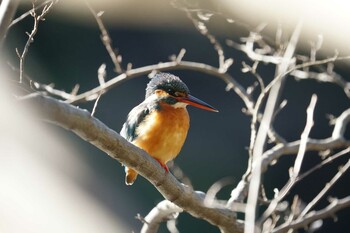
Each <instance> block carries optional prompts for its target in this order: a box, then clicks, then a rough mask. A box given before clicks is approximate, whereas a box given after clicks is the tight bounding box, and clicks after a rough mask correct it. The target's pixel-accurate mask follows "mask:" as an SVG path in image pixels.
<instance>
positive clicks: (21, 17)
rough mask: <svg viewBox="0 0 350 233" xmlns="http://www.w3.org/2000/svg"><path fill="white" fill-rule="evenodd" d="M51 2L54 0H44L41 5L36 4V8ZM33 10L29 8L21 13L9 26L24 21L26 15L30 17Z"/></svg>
mask: <svg viewBox="0 0 350 233" xmlns="http://www.w3.org/2000/svg"><path fill="white" fill-rule="evenodd" d="M57 1H58V0H57ZM50 2H52V0H46V1H44V2H42V3H40V4H39V5H36V6H35V10H38V9H40V8H41V7H43V6H45V5H47V4H49V3H50ZM32 10H33V9H31V10H29V11H27V12H25V13H23V14H22V15H20V16H19V17H17V18H16V19H14V20H13V21H12V22H11V24H10V25H9V26H8V28H9V29H10V28H11V27H12V26H14V25H15V24H17V23H19V22H20V21H22V20H23V19H25V18H26V17H28V16H29V15H31V14H32V13H31V11H32Z"/></svg>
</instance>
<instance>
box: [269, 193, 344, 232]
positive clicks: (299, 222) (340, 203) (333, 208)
mask: <svg viewBox="0 0 350 233" xmlns="http://www.w3.org/2000/svg"><path fill="white" fill-rule="evenodd" d="M347 207H350V196H348V197H345V198H342V199H334V200H332V202H331V203H330V204H329V205H328V206H327V207H325V208H324V209H321V210H317V211H313V212H310V213H309V214H307V215H306V216H304V217H303V218H302V219H296V220H294V221H292V222H289V223H288V222H286V223H284V224H282V225H280V226H278V227H276V228H275V229H273V230H272V233H284V232H287V231H288V230H296V229H300V228H305V227H307V226H308V225H309V224H310V223H312V222H314V221H316V220H319V219H325V218H332V217H334V215H335V213H336V212H337V211H339V210H341V209H344V208H347Z"/></svg>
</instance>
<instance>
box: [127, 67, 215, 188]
mask: <svg viewBox="0 0 350 233" xmlns="http://www.w3.org/2000/svg"><path fill="white" fill-rule="evenodd" d="M187 105H192V106H195V107H198V108H202V109H205V110H208V111H212V112H218V110H216V109H215V108H213V107H212V106H210V105H209V104H207V103H205V102H203V101H201V100H199V99H197V98H195V97H193V96H192V95H190V94H189V89H188V87H187V86H186V84H185V83H183V82H182V81H181V80H180V79H179V78H178V77H177V76H175V75H172V74H168V73H158V74H156V75H155V76H154V77H153V78H152V79H151V81H150V82H149V83H148V85H147V88H146V98H145V100H144V101H143V102H142V103H141V104H139V105H138V106H136V107H135V108H133V109H132V110H131V112H130V113H129V115H128V118H127V120H126V122H125V123H124V125H123V128H122V130H121V132H120V135H121V136H122V137H124V138H125V139H127V140H128V141H130V142H131V143H133V144H134V145H136V146H137V147H139V148H141V149H143V150H145V151H146V152H147V153H148V154H149V155H151V156H152V157H153V158H154V159H155V160H157V161H158V162H159V164H160V165H161V166H162V167H163V168H164V169H165V170H166V171H167V172H168V171H169V169H168V167H167V165H166V163H167V162H168V161H170V160H172V159H174V158H175V157H176V156H177V155H178V154H179V152H180V150H181V148H182V145H183V144H184V142H185V139H186V136H187V131H188V128H189V123H190V118H189V115H188V112H187V110H186V106H187ZM125 173H126V176H125V183H126V184H127V185H132V184H133V183H134V181H135V179H136V177H137V172H136V171H135V170H133V169H131V168H128V167H125Z"/></svg>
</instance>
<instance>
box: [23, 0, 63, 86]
mask: <svg viewBox="0 0 350 233" xmlns="http://www.w3.org/2000/svg"><path fill="white" fill-rule="evenodd" d="M55 3H57V1H50V2H49V3H47V4H46V5H45V6H44V7H43V9H42V11H41V13H40V15H38V14H37V12H36V5H35V1H34V0H33V2H32V4H33V9H32V10H31V15H32V17H33V19H34V25H33V29H32V31H31V33H28V40H27V42H26V44H25V46H24V49H23V52H22V53H21V54H20V55H19V82H20V83H22V81H23V74H24V61H25V58H26V56H27V53H28V49H29V46H30V44H31V43H33V42H34V36H35V35H36V33H37V32H38V26H39V22H40V21H43V20H45V19H44V17H45V15H46V14H47V13H48V12H49V11H50V9H51V7H52V6H53V5H54V4H55Z"/></svg>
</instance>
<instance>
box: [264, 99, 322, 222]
mask: <svg viewBox="0 0 350 233" xmlns="http://www.w3.org/2000/svg"><path fill="white" fill-rule="evenodd" d="M316 102H317V96H316V95H312V97H311V101H310V105H309V107H308V108H307V110H306V113H307V119H306V125H305V129H304V131H303V133H302V134H301V139H300V146H299V150H298V154H297V156H296V158H295V162H294V167H293V170H292V173H291V174H290V177H289V180H288V181H287V183H286V185H285V186H284V187H283V188H282V189H281V190H280V191H279V192H278V194H277V195H276V196H275V198H274V199H273V200H272V201H271V203H270V205H269V206H268V208H267V209H266V210H265V212H264V213H263V214H262V216H261V218H260V220H259V222H260V224H261V223H262V222H264V221H265V220H266V219H267V218H268V217H269V216H270V215H271V214H272V213H273V212H274V211H275V210H276V207H277V206H278V204H279V203H280V201H281V200H282V199H283V198H284V197H285V196H286V195H287V194H288V193H289V191H290V190H291V188H293V187H294V185H295V183H296V182H297V181H298V176H299V172H300V169H301V165H302V161H303V158H304V156H305V152H306V145H307V140H308V138H309V134H310V131H311V128H312V126H313V124H314V122H313V114H314V110H315V106H316Z"/></svg>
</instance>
